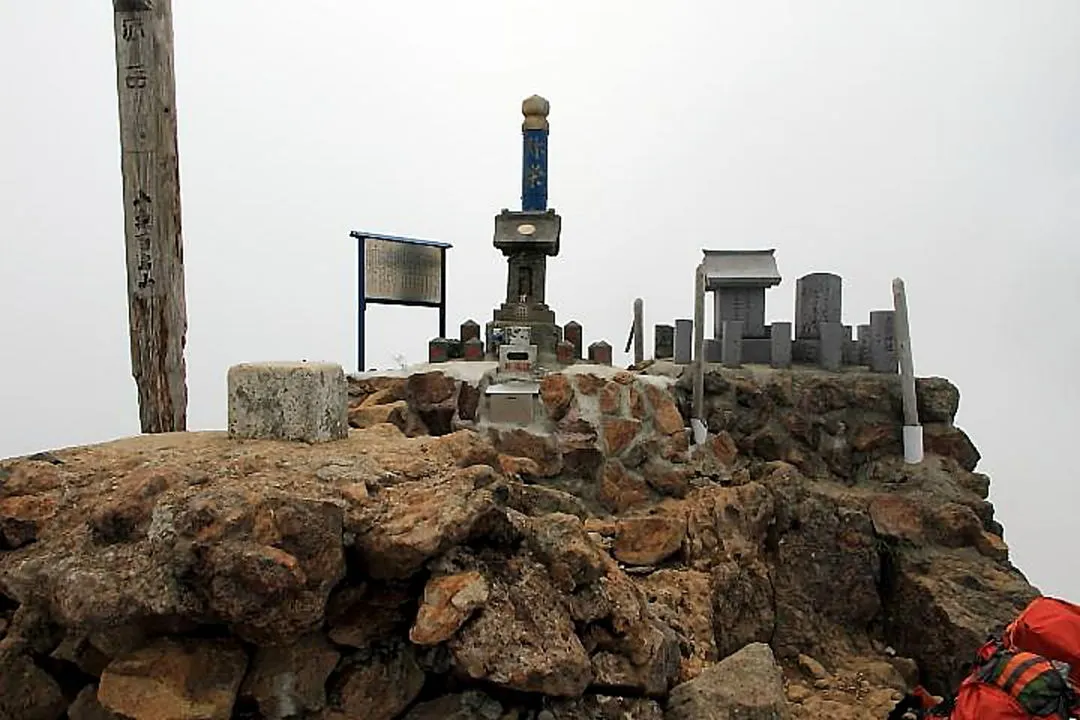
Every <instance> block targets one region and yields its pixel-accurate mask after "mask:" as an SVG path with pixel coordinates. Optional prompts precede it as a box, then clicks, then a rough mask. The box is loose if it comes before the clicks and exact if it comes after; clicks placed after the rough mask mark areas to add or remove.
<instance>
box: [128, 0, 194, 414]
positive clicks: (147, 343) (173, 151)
mask: <svg viewBox="0 0 1080 720" xmlns="http://www.w3.org/2000/svg"><path fill="white" fill-rule="evenodd" d="M113 21H114V25H113V29H114V34H115V40H116V78H117V92H118V96H119V106H120V157H121V160H120V168H121V174H122V176H123V197H124V235H125V244H126V247H127V287H128V323H129V326H130V334H131V370H132V375H134V377H135V384H136V386H137V387H138V393H139V421H140V425H141V426H142V431H143V432H144V433H160V432H176V431H181V430H185V429H186V427H187V369H186V367H185V363H184V344H185V337H186V335H187V302H186V299H185V292H184V248H183V238H182V235H181V231H180V225H181V224H180V161H179V153H178V150H177V141H176V87H175V79H174V73H173V25H172V2H171V0H113Z"/></svg>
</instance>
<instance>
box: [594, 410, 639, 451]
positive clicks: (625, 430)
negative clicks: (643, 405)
mask: <svg viewBox="0 0 1080 720" xmlns="http://www.w3.org/2000/svg"><path fill="white" fill-rule="evenodd" d="M601 428H602V429H603V434H604V446H605V447H606V448H607V454H608V455H609V456H614V455H618V454H619V453H621V452H622V451H623V450H625V449H626V448H628V447H630V443H631V442H633V440H634V438H636V437H637V434H638V431H639V430H640V429H641V421H640V420H634V419H633V418H612V417H607V418H604V419H603V420H602V421H601Z"/></svg>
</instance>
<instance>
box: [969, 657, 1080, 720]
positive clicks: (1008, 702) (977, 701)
mask: <svg viewBox="0 0 1080 720" xmlns="http://www.w3.org/2000/svg"><path fill="white" fill-rule="evenodd" d="M1075 705H1076V696H1075V694H1074V693H1073V691H1072V689H1071V688H1070V687H1069V683H1068V682H1067V681H1066V679H1065V676H1064V675H1063V674H1062V671H1061V670H1060V669H1059V668H1058V666H1057V665H1056V664H1055V663H1054V662H1053V661H1052V660H1048V659H1047V658H1045V657H1042V656H1041V655H1036V654H1035V653H1031V652H1024V651H1017V650H1011V649H1009V648H1006V647H1004V646H1002V645H1000V644H998V643H996V642H990V643H987V644H986V645H985V646H983V648H982V649H980V651H979V661H978V663H977V664H976V666H975V668H974V669H973V670H972V672H971V674H970V675H968V677H967V679H966V680H964V682H963V683H961V684H960V688H959V690H957V693H956V698H955V699H954V700H953V704H952V707H951V708H950V709H951V711H952V712H951V713H950V714H949V715H948V717H949V720H1030V719H1031V718H1054V720H1068V719H1069V718H1070V717H1071V711H1072V710H1073V708H1074V707H1075Z"/></svg>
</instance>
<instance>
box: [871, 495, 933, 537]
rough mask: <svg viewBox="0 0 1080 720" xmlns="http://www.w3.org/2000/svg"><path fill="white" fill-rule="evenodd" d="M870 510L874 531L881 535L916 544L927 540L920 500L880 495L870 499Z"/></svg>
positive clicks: (901, 496)
mask: <svg viewBox="0 0 1080 720" xmlns="http://www.w3.org/2000/svg"><path fill="white" fill-rule="evenodd" d="M869 512H870V520H871V522H872V523H873V525H874V532H875V533H877V534H878V535H879V536H880V537H883V538H888V539H890V540H904V541H907V542H910V543H913V544H916V545H921V544H922V543H924V542H926V529H925V527H924V524H923V510H922V506H921V505H920V504H919V502H918V501H916V500H914V499H912V498H908V497H904V496H903V495H879V496H877V497H875V498H874V499H873V500H871V501H870V504H869Z"/></svg>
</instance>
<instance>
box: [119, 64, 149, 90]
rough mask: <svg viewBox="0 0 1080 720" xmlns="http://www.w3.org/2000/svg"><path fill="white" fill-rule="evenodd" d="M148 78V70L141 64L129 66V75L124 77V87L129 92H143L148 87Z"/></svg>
mask: <svg viewBox="0 0 1080 720" xmlns="http://www.w3.org/2000/svg"><path fill="white" fill-rule="evenodd" d="M147 78H148V75H147V74H146V68H144V67H143V66H142V65H141V64H135V65H128V66H127V75H125V76H124V85H126V86H127V87H128V89H129V90H141V89H142V88H144V87H146V81H147Z"/></svg>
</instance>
